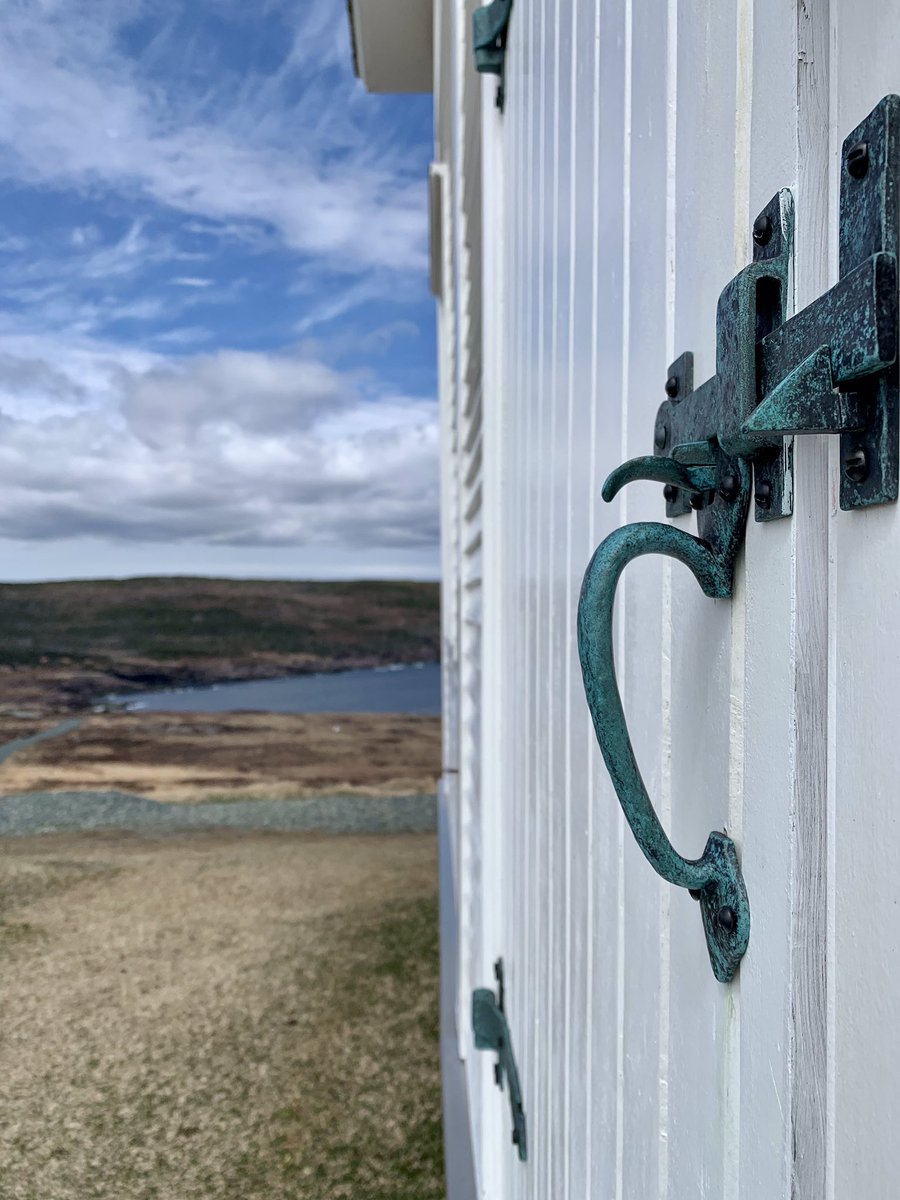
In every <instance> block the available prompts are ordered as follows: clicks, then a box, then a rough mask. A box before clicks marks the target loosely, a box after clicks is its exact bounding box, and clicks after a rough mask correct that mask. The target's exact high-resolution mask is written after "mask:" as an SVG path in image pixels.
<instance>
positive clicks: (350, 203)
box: [0, 0, 425, 271]
mask: <svg viewBox="0 0 900 1200" xmlns="http://www.w3.org/2000/svg"><path fill="white" fill-rule="evenodd" d="M143 7H145V8H146V7H148V6H146V5H145V6H143ZM140 8H141V6H140V5H136V4H133V3H129V4H125V3H109V2H108V3H105V4H98V3H96V2H95V0H90V3H88V2H87V0H69V2H68V3H67V4H66V5H65V6H63V5H61V4H56V3H47V2H46V0H44V2H42V3H38V2H36V0H22V2H20V3H18V4H15V5H12V6H7V7H6V9H5V10H4V17H3V23H2V26H0V174H2V175H5V176H6V177H7V178H10V179H15V180H17V181H24V182H26V183H29V184H33V185H47V184H50V185H54V186H60V185H63V186H70V187H78V188H82V189H88V188H92V187H95V186H96V185H97V184H102V185H104V186H106V187H111V188H113V189H115V190H117V191H119V192H120V193H122V194H125V195H139V196H140V195H142V196H145V197H148V198H151V199H153V200H154V201H156V202H158V203H161V204H164V205H167V206H169V207H170V208H173V209H176V210H179V211H181V212H184V213H190V214H193V215H196V216H198V217H202V218H206V219H211V220H214V221H216V222H218V221H222V222H226V223H233V222H235V221H237V222H238V223H239V224H240V223H246V222H250V223H253V224H261V225H263V226H268V227H271V228H273V229H275V230H276V231H277V232H278V234H279V236H280V238H281V239H282V240H283V241H284V242H285V243H286V244H287V245H288V246H289V247H291V248H292V249H294V250H297V251H300V252H302V253H305V254H308V255H311V256H325V257H327V258H328V260H329V264H330V266H331V267H332V269H341V270H350V271H361V270H364V269H366V268H370V267H377V268H381V269H389V270H398V269H399V270H401V271H403V270H421V269H423V267H424V263H425V203H424V190H423V189H424V184H423V182H422V180H420V179H418V178H412V179H411V178H410V177H409V174H408V169H407V167H406V164H405V163H404V154H403V152H402V151H400V150H398V149H396V148H394V147H393V146H392V144H391V140H390V131H389V130H388V131H386V136H383V137H381V138H373V137H372V136H371V133H370V132H369V133H368V134H364V132H363V131H362V130H361V129H358V128H356V127H355V126H354V123H353V119H352V112H351V107H352V106H351V104H350V100H349V97H348V96H346V95H344V96H341V95H335V93H334V89H332V90H331V92H330V93H329V94H327V95H326V94H325V93H324V92H319V91H317V90H316V88H315V87H314V86H312V85H311V84H310V83H309V81H307V84H306V86H305V88H304V89H303V90H302V91H298V80H299V78H300V77H301V74H302V71H306V72H307V75H308V74H309V73H310V71H311V65H310V64H312V63H314V62H315V60H314V59H313V58H312V57H311V53H312V49H311V48H314V47H318V48H319V53H320V56H321V58H322V59H323V60H324V61H325V62H326V63H327V62H328V61H333V55H334V54H335V53H336V52H337V50H338V49H341V50H343V49H346V53H347V56H348V62H349V48H346V47H343V39H344V37H345V34H344V33H343V24H340V25H338V26H337V28H339V29H340V30H341V33H340V35H338V33H337V32H336V23H337V22H342V23H343V22H345V17H344V14H343V10H342V7H341V6H340V5H339V4H337V3H334V2H329V3H323V0H310V2H309V3H308V5H307V11H306V15H305V17H304V16H303V14H302V12H301V13H299V14H297V16H296V20H297V21H298V22H299V23H300V24H301V26H302V27H301V28H300V29H298V30H297V33H296V36H295V39H294V42H293V47H292V48H291V49H290V50H289V52H288V53H287V54H286V56H285V59H284V61H283V63H282V65H281V67H280V68H279V69H278V70H277V71H275V72H273V73H270V74H269V75H253V76H249V77H247V78H246V79H244V81H243V85H242V86H241V87H240V88H239V89H238V90H237V92H236V93H234V94H230V93H229V92H228V91H227V84H228V82H229V81H228V80H227V79H225V80H220V81H219V83H218V87H217V86H216V85H215V84H214V82H213V81H212V80H211V81H210V82H209V88H208V92H207V94H200V93H198V92H197V91H196V89H195V90H193V91H187V90H184V89H182V90H178V89H176V88H174V87H173V88H167V89H166V90H165V91H163V90H162V89H161V88H160V87H159V86H158V85H154V83H153V82H151V81H150V80H148V79H147V78H146V77H145V76H144V75H142V73H141V70H140V63H136V62H135V60H133V59H131V58H129V57H128V56H126V55H125V54H124V53H123V52H122V50H121V34H122V31H123V28H124V27H125V26H126V25H127V24H128V23H129V22H130V21H132V20H133V19H134V18H135V17H136V16H137V15H138V14H139V10H140ZM338 37H340V42H339V41H338ZM160 38H161V39H162V40H163V41H164V40H165V39H164V31H163V33H161V34H160ZM329 54H330V55H332V59H331V60H329V57H328V56H329ZM321 67H322V61H320V62H319V63H318V69H319V70H321ZM375 103H376V102H375V101H374V100H373V101H372V105H374V104H375ZM139 232H140V231H139V230H138V231H137V235H136V236H139Z"/></svg>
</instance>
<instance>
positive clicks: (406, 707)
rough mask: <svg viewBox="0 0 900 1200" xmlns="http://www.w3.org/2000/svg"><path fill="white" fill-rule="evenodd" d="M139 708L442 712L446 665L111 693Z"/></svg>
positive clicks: (141, 709) (387, 668) (174, 709)
mask: <svg viewBox="0 0 900 1200" xmlns="http://www.w3.org/2000/svg"><path fill="white" fill-rule="evenodd" d="M107 699H109V700H117V701H120V702H122V701H124V702H125V703H126V704H127V706H128V708H129V710H131V711H134V712H141V711H146V712H157V711H164V712H235V711H238V710H241V709H243V710H245V711H247V710H249V711H259V712H339V713H348V712H392V713H393V712H398V713H420V714H426V715H439V714H440V711H441V668H440V666H438V664H437V663H424V664H421V665H419V666H415V667H379V668H376V669H375V670H370V671H340V672H338V673H337V674H334V675H292V676H290V677H289V678H287V679H254V680H252V681H251V682H249V683H222V684H217V685H216V686H214V687H204V688H185V689H183V690H182V691H172V692H144V693H142V694H141V696H140V697H135V696H108V697H107Z"/></svg>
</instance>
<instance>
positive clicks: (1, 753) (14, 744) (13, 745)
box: [0, 717, 81, 763]
mask: <svg viewBox="0 0 900 1200" xmlns="http://www.w3.org/2000/svg"><path fill="white" fill-rule="evenodd" d="M80 724H81V717H73V718H72V719H71V720H70V721H63V723H62V724H61V725H54V726H53V728H52V729H44V730H42V732H41V733H33V734H31V736H30V737H21V738H15V739H14V740H13V741H11V742H5V743H4V744H3V745H2V746H0V763H2V762H5V761H6V760H7V759H8V758H9V756H10V755H11V754H15V752H16V751H17V750H22V749H23V748H24V747H25V746H33V745H35V743H36V742H46V741H47V740H48V739H49V738H55V737H62V735H63V734H64V733H71V732H72V730H73V729H77V728H78V726H79V725H80Z"/></svg>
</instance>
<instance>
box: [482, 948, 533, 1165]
mask: <svg viewBox="0 0 900 1200" xmlns="http://www.w3.org/2000/svg"><path fill="white" fill-rule="evenodd" d="M494 976H495V978H496V980H497V994H496V995H494V993H493V992H492V991H491V989H490V988H476V989H475V991H474V992H473V993H472V1031H473V1033H474V1034H475V1047H476V1049H478V1050H493V1051H494V1053H495V1054H496V1055H497V1062H496V1063H495V1064H494V1079H495V1080H496V1082H497V1087H498V1088H500V1089H501V1090H502V1089H503V1087H504V1084H505V1086H506V1090H507V1092H508V1094H509V1108H510V1113H511V1115H512V1140H513V1145H514V1146H515V1147H516V1148H517V1150H518V1152H519V1158H520V1159H521V1160H522V1162H525V1160H526V1159H527V1157H528V1134H527V1130H526V1126H525V1108H524V1106H523V1104H522V1088H521V1085H520V1084H519V1071H518V1068H517V1066H516V1059H515V1055H514V1054H513V1047H512V1037H511V1036H510V1032H509V1025H508V1023H507V1020H506V996H505V989H504V983H503V959H502V958H498V959H497V961H496V963H494Z"/></svg>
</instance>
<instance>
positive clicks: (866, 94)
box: [826, 0, 900, 1200]
mask: <svg viewBox="0 0 900 1200" xmlns="http://www.w3.org/2000/svg"><path fill="white" fill-rule="evenodd" d="M832 13H833V28H832V30H831V39H830V45H831V54H832V64H831V71H832V75H833V86H832V98H833V113H832V116H833V125H832V128H833V141H832V168H833V170H832V184H831V187H832V203H833V204H834V202H835V201H836V198H837V194H838V186H839V182H838V181H839V178H840V169H839V160H838V154H839V153H840V145H841V142H842V140H843V138H844V137H845V136H846V135H847V134H849V133H850V132H851V130H852V129H853V128H854V126H855V125H856V124H857V123H858V122H859V121H860V120H861V119H862V118H863V117H864V116H866V114H867V113H868V112H869V111H870V110H871V109H872V108H874V106H875V105H876V104H877V103H878V101H879V100H880V99H881V98H882V96H884V95H885V94H887V93H889V92H896V91H898V90H900V86H898V84H900V77H898V69H897V64H898V61H900V59H898V50H900V10H898V9H897V7H896V6H895V5H889V4H882V3H875V2H874V0H864V2H862V3H859V4H855V5H852V4H848V3H847V2H846V0H833V3H832ZM830 228H831V231H832V239H831V240H832V247H833V244H834V234H835V232H836V229H837V213H836V211H835V209H834V208H832V213H831V218H830ZM832 261H834V260H832ZM835 440H836V439H835ZM838 471H839V462H838V447H837V446H834V447H832V450H831V476H830V484H831V501H832V512H833V516H832V523H831V549H832V564H833V566H832V571H833V579H832V586H831V591H830V601H831V613H830V622H829V634H830V641H831V653H830V680H829V689H830V692H831V721H830V728H829V740H830V743H831V747H832V755H831V768H832V784H831V788H830V790H829V809H830V817H831V828H830V831H829V832H830V847H829V849H830V857H831V869H832V881H831V887H830V889H829V903H830V907H831V914H832V917H831V920H832V929H831V938H830V945H829V991H830V996H829V1000H830V1004H831V1013H832V1017H833V1027H832V1030H831V1049H832V1052H833V1058H832V1062H831V1079H830V1093H831V1112H830V1114H829V1127H828V1143H829V1147H830V1148H831V1149H832V1152H833V1159H832V1162H831V1163H830V1171H829V1179H828V1190H827V1193H826V1195H827V1196H828V1198H829V1200H832V1198H834V1200H843V1197H845V1196H893V1195H894V1194H895V1193H896V1191H897V1180H898V1178H900V1143H898V1139H897V1138H896V1137H894V1136H892V1133H891V1130H892V1126H893V1121H894V1118H895V1114H896V1113H897V1111H898V1079H900V1042H898V1039H897V1036H896V1029H897V1027H898V1024H900V971H898V967H897V964H898V962H900V924H898V922H897V920H896V919H895V914H896V912H897V889H896V878H897V862H898V860H900V818H898V814H897V804H896V791H897V780H898V778H900V745H898V739H897V735H896V719H895V712H896V703H895V702H894V697H895V695H896V690H897V679H898V673H900V666H898V664H900V509H898V506H897V505H896V504H890V505H884V506H880V507H878V508H871V509H866V510H862V511H857V512H852V513H845V512H841V511H839V510H838V509H837V503H836V494H837V489H838V478H839V475H838Z"/></svg>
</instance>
